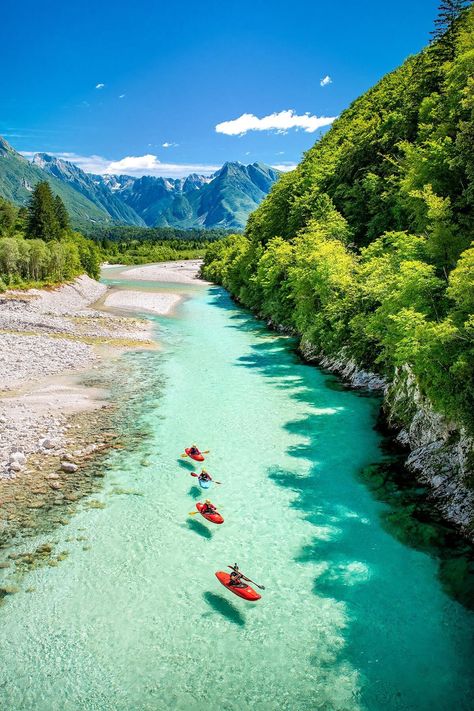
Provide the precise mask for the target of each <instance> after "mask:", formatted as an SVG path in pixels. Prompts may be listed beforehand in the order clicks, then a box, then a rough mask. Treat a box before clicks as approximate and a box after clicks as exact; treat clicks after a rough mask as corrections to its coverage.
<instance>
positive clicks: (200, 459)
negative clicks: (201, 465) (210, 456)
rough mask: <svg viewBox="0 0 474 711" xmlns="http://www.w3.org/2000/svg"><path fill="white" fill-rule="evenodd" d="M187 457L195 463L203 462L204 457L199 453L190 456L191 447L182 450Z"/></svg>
mask: <svg viewBox="0 0 474 711" xmlns="http://www.w3.org/2000/svg"><path fill="white" fill-rule="evenodd" d="M184 451H185V452H186V454H187V455H188V457H191V459H194V460H195V461H196V462H203V461H204V457H203V456H202V454H201V452H199V453H198V454H191V447H188V448H187V449H185V450H184Z"/></svg>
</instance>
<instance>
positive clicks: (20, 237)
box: [0, 181, 101, 291]
mask: <svg viewBox="0 0 474 711" xmlns="http://www.w3.org/2000/svg"><path fill="white" fill-rule="evenodd" d="M100 260H101V253H100V250H99V249H98V247H97V246H96V245H95V244H94V242H92V241H91V240H89V239H86V238H85V237H84V236H83V235H81V234H80V233H79V232H75V231H74V230H73V229H72V228H71V225H70V220H69V215H68V212H67V210H66V208H65V206H64V203H63V201H62V199H61V197H60V196H59V195H53V192H52V191H51V188H50V185H49V183H48V182H46V181H44V182H39V183H37V185H36V186H35V188H34V190H33V192H32V194H31V198H30V202H29V205H28V207H27V208H26V207H16V206H15V205H13V204H12V203H11V202H9V201H8V200H5V199H3V198H0V291H5V289H7V288H25V287H28V286H41V285H50V284H58V283H60V282H63V281H66V280H68V279H73V278H74V277H76V276H78V275H79V274H83V273H84V272H85V273H87V274H88V275H89V276H91V277H93V278H97V277H98V276H99V269H100Z"/></svg>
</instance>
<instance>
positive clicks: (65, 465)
mask: <svg viewBox="0 0 474 711" xmlns="http://www.w3.org/2000/svg"><path fill="white" fill-rule="evenodd" d="M61 469H62V470H63V472H67V473H68V474H73V473H74V472H77V470H78V469H79V467H78V466H77V464H73V463H72V462H61Z"/></svg>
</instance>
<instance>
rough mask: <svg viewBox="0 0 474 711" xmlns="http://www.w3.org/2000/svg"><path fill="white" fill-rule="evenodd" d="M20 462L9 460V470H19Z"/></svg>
mask: <svg viewBox="0 0 474 711" xmlns="http://www.w3.org/2000/svg"><path fill="white" fill-rule="evenodd" d="M21 468H22V467H21V464H20V462H11V463H10V471H13V472H20V471H21Z"/></svg>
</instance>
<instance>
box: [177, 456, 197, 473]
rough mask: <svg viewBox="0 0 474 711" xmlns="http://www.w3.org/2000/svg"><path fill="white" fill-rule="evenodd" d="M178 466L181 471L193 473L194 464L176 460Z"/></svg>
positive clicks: (184, 460)
mask: <svg viewBox="0 0 474 711" xmlns="http://www.w3.org/2000/svg"><path fill="white" fill-rule="evenodd" d="M178 464H179V466H180V467H181V469H186V470H187V471H188V472H193V471H194V464H192V463H191V462H188V461H187V460H186V459H178Z"/></svg>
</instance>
